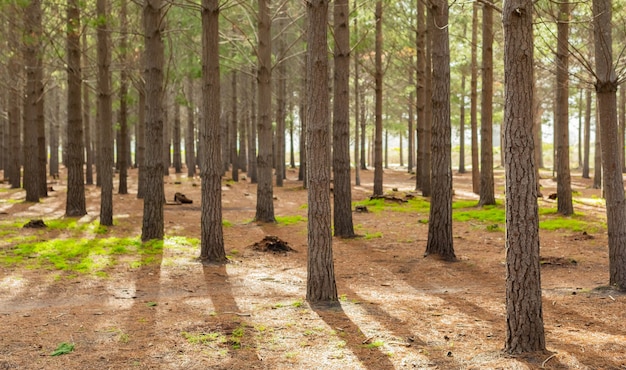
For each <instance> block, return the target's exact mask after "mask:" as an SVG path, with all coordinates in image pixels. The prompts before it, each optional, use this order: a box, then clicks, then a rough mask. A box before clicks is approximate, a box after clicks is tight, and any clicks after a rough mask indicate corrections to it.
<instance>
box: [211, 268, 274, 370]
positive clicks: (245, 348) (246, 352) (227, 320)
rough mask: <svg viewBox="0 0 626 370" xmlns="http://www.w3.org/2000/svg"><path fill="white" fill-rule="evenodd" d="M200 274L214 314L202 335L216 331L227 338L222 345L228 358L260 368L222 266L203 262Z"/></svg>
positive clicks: (244, 322) (242, 314)
mask: <svg viewBox="0 0 626 370" xmlns="http://www.w3.org/2000/svg"><path fill="white" fill-rule="evenodd" d="M202 273H203V276H204V282H205V284H206V289H207V293H208V296H209V298H210V299H211V302H212V303H213V308H214V310H215V312H214V315H211V316H210V317H209V318H208V319H207V320H206V323H207V324H209V325H210V326H211V327H209V328H204V332H207V333H208V332H219V333H221V334H222V335H224V336H225V337H226V338H227V342H226V345H227V346H228V355H229V358H230V359H232V360H235V359H236V361H237V362H239V361H241V362H244V363H246V364H247V365H249V367H250V368H256V367H257V366H262V365H263V364H262V363H261V362H260V361H261V360H260V357H259V356H257V353H256V348H257V344H256V343H254V340H253V339H252V338H253V336H252V334H251V332H250V329H251V325H249V324H248V323H247V322H246V320H245V319H244V317H246V315H247V314H246V313H242V312H240V311H239V306H238V305H237V301H236V300H235V297H234V295H233V289H232V286H231V284H230V281H229V279H228V272H227V271H226V265H225V264H210V263H203V264H202ZM233 366H236V364H233ZM224 368H225V369H227V368H231V367H228V366H227V367H224ZM232 368H234V367H232Z"/></svg>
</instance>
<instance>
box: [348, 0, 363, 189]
mask: <svg viewBox="0 0 626 370" xmlns="http://www.w3.org/2000/svg"><path fill="white" fill-rule="evenodd" d="M356 7H357V0H354V8H355V9H356ZM358 27H359V22H358V17H354V34H355V35H356V36H357V37H358V36H359V28H358ZM348 32H350V30H348ZM353 59H354V184H355V185H356V186H360V185H361V158H360V154H361V146H360V145H359V144H360V140H361V137H360V133H359V127H360V125H361V122H360V120H359V115H360V114H361V112H360V106H359V103H360V99H361V97H360V94H359V83H360V81H359V77H360V71H359V53H358V52H357V51H356V50H355V51H354V58H353Z"/></svg>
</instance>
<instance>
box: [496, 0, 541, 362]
mask: <svg viewBox="0 0 626 370" xmlns="http://www.w3.org/2000/svg"><path fill="white" fill-rule="evenodd" d="M532 14H533V4H532V0H511V1H506V2H504V8H503V11H502V23H503V26H504V76H505V89H504V90H505V107H504V135H505V143H504V145H505V172H506V175H505V178H506V180H505V181H506V202H505V204H506V324H507V325H506V342H505V351H506V352H508V353H511V354H517V353H524V352H533V351H541V350H545V348H546V342H545V335H544V328H543V313H542V304H541V268H540V265H539V215H538V206H537V191H536V180H535V179H534V177H535V170H534V168H533V167H534V166H535V158H534V153H533V141H534V140H533V131H532V122H533V78H529V76H532V75H533V29H532Z"/></svg>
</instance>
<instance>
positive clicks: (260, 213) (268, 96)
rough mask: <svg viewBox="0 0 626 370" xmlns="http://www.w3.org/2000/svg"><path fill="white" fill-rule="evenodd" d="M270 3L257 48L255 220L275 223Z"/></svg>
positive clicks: (264, 7) (262, 2) (262, 1)
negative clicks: (257, 151)
mask: <svg viewBox="0 0 626 370" xmlns="http://www.w3.org/2000/svg"><path fill="white" fill-rule="evenodd" d="M269 2H270V0H259V17H258V20H259V25H258V30H259V45H258V49H257V50H258V63H259V66H258V71H257V80H258V88H259V90H258V97H257V102H258V112H259V117H258V118H259V122H258V135H259V155H258V157H257V179H258V183H259V184H258V186H257V202H256V215H255V217H254V218H255V219H256V220H257V221H261V222H276V219H275V218H274V200H273V197H274V189H273V184H272V142H273V140H272V117H271V108H272V45H271V41H272V37H271V18H270V14H269Z"/></svg>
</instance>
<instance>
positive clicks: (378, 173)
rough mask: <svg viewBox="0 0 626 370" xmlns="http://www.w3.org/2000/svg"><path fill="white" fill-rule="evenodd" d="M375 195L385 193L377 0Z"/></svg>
mask: <svg viewBox="0 0 626 370" xmlns="http://www.w3.org/2000/svg"><path fill="white" fill-rule="evenodd" d="M374 17H375V18H376V42H375V49H376V51H375V54H376V55H375V57H374V60H375V66H376V70H375V73H374V84H375V87H374V91H375V107H374V119H375V122H374V125H375V126H374V127H375V130H374V132H375V133H374V195H383V3H382V1H376V12H375V14H374Z"/></svg>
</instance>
